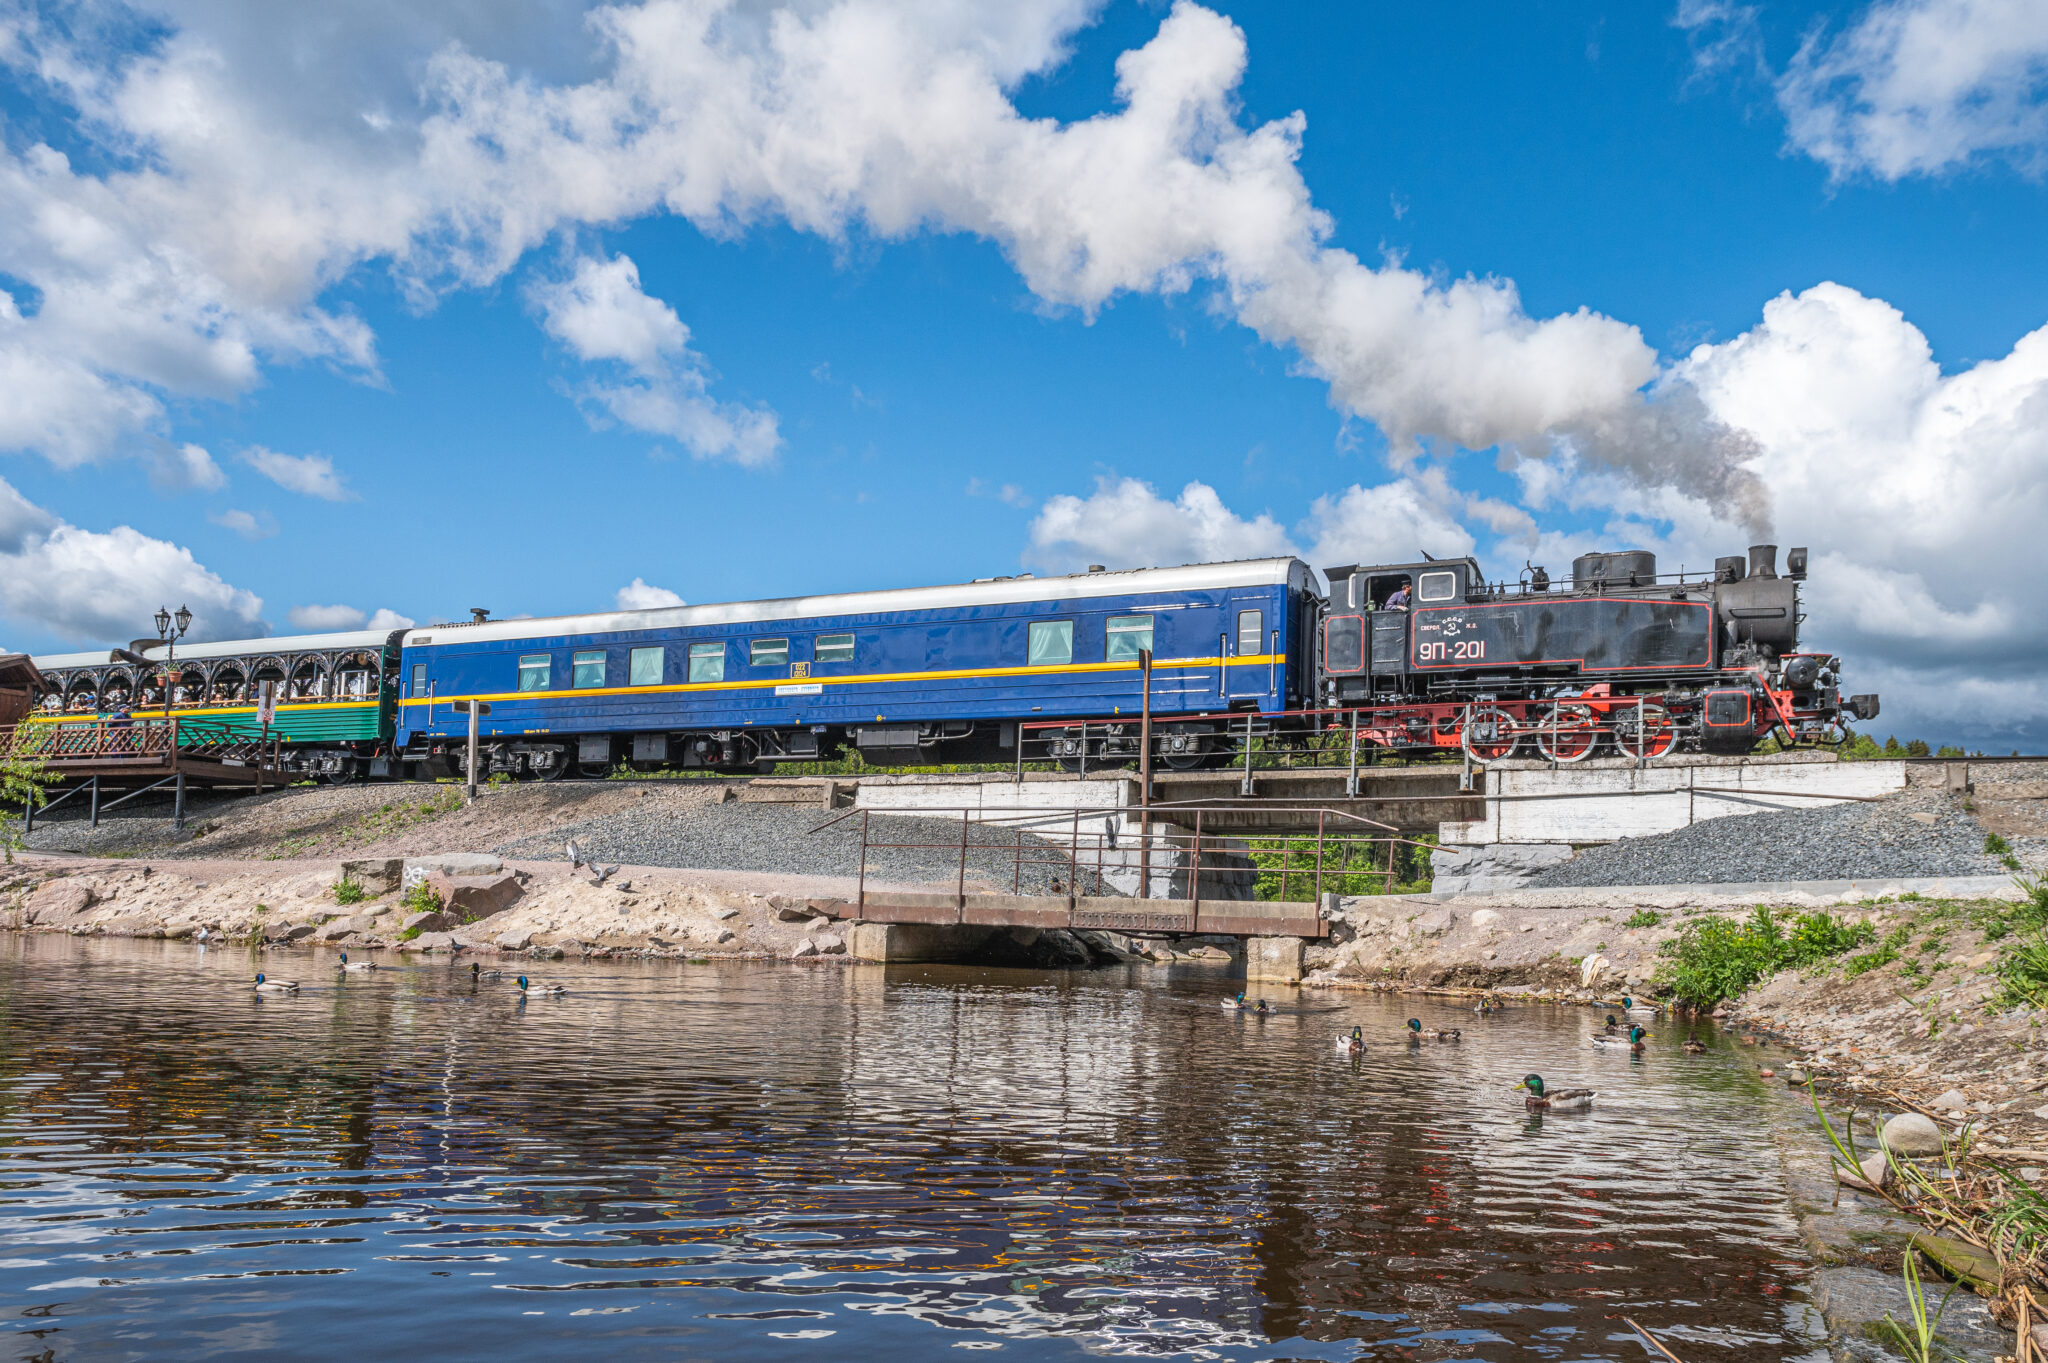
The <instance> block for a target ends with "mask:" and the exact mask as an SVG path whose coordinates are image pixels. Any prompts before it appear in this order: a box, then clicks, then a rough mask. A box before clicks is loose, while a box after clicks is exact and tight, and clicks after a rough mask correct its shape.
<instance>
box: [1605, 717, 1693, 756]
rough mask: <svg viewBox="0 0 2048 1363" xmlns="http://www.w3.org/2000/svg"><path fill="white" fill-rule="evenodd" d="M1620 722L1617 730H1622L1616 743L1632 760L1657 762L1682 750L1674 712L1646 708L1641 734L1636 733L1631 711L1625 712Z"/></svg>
mask: <svg viewBox="0 0 2048 1363" xmlns="http://www.w3.org/2000/svg"><path fill="white" fill-rule="evenodd" d="M1616 719H1617V721H1618V722H1617V725H1616V727H1617V728H1618V729H1619V730H1620V733H1619V734H1618V736H1617V738H1616V743H1617V745H1618V746H1619V747H1620V748H1621V751H1622V752H1623V753H1624V754H1625V755H1627V756H1629V757H1638V758H1648V759H1649V760H1651V761H1653V762H1654V761H1655V760H1656V759H1658V758H1660V757H1662V756H1664V754H1666V753H1668V752H1670V751H1671V750H1672V749H1673V748H1675V747H1677V746H1678V726H1677V725H1676V724H1674V723H1672V722H1671V712H1670V711H1669V710H1666V709H1665V708H1664V707H1663V706H1661V705H1651V704H1647V703H1646V704H1644V706H1643V707H1642V729H1641V732H1640V733H1639V732H1637V730H1636V721H1635V717H1634V716H1633V715H1632V714H1630V713H1629V712H1628V711H1626V710H1624V711H1621V712H1620V713H1619V714H1618V715H1617V716H1616Z"/></svg>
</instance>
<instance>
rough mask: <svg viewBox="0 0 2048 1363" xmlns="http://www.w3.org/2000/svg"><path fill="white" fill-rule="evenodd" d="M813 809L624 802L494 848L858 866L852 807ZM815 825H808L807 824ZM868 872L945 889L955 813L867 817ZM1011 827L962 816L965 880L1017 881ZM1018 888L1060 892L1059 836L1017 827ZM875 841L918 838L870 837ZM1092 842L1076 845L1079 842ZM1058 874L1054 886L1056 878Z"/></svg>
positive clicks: (564, 856) (953, 862)
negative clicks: (573, 846)
mask: <svg viewBox="0 0 2048 1363" xmlns="http://www.w3.org/2000/svg"><path fill="white" fill-rule="evenodd" d="M832 817H833V816H832V815H830V814H827V813H824V812H823V811H820V810H817V809H802V808H792V807H790V806H788V805H772V804H706V805H700V806H697V807H695V808H690V809H669V810H659V809H639V808H636V809H626V810H622V811H620V812H618V813H615V814H608V815H604V816H601V817H598V818H592V819H584V820H581V821H579V822H577V823H573V824H568V825H565V826H563V827H561V828H559V829H556V830H553V831H551V832H548V833H544V834H538V835H535V836H531V837H525V838H519V839H515V840H514V841H511V842H506V843H501V844H499V845H498V846H497V847H495V848H493V849H492V850H493V851H495V852H496V853H497V854H498V855H500V856H503V857H510V858H514V859H517V860H521V861H566V860H568V856H569V854H568V851H567V849H566V846H565V844H566V843H567V841H568V839H570V838H574V839H575V840H576V841H577V843H578V844H579V845H580V846H581V847H582V849H583V855H584V856H585V857H587V858H590V859H592V860H595V861H600V862H606V863H610V862H622V863H624V864H626V865H629V866H676V867H692V868H705V869H709V868H719V869H723V870H732V871H769V872H780V873H783V874H788V875H814V876H856V875H858V874H860V869H861V855H860V849H861V820H862V816H861V815H859V814H854V815H851V816H850V817H841V818H840V819H839V820H838V822H836V823H833V824H831V825H830V826H828V827H825V828H822V829H821V828H818V825H820V824H822V823H825V821H826V820H828V819H830V818H832ZM814 829H816V830H817V831H815V832H813V831H812V830H814ZM868 837H869V839H870V845H869V847H868V856H867V874H868V878H869V879H870V880H876V881H893V882H897V883H903V884H929V885H932V886H933V887H934V888H944V889H951V888H952V887H953V886H954V884H955V883H956V882H957V881H958V878H959V874H960V822H959V820H957V819H934V818H925V817H915V816H901V815H881V814H877V815H873V816H870V818H869V825H868ZM1017 840H1018V833H1017V831H1016V830H1014V829H1011V828H1006V827H1003V826H1001V825H990V824H981V823H970V824H968V825H967V842H968V853H967V880H968V883H969V886H970V887H972V886H973V885H974V884H975V883H976V882H979V883H980V884H981V885H982V886H984V887H986V888H991V889H994V890H996V891H998V892H1004V893H1007V892H1009V891H1010V890H1011V888H1012V886H1013V885H1015V884H1018V883H1019V882H1018V871H1017V851H1016V847H1017ZM1023 841H1024V858H1025V864H1024V867H1023V870H1022V880H1021V890H1022V892H1023V893H1024V894H1038V895H1042V894H1052V893H1062V892H1064V889H1065V883H1066V881H1067V880H1068V878H1069V871H1068V868H1067V865H1066V861H1067V849H1066V844H1065V843H1064V842H1052V841H1048V840H1046V839H1044V838H1039V837H1035V836H1033V835H1031V834H1028V833H1027V834H1024V835H1023ZM875 843H913V844H923V845H920V846H911V847H878V846H875V845H874V844H875ZM1093 850H1094V849H1093V848H1090V847H1084V848H1083V852H1084V854H1086V853H1092V851H1093ZM1095 880H1096V878H1095V876H1094V874H1093V873H1092V872H1091V871H1089V870H1088V869H1086V867H1085V866H1084V868H1083V869H1082V871H1081V876H1080V882H1081V892H1082V893H1083V894H1114V893H1116V891H1115V890H1114V889H1110V888H1107V887H1104V888H1101V889H1098V888H1097V886H1096V883H1095ZM1054 882H1059V889H1055V888H1054Z"/></svg>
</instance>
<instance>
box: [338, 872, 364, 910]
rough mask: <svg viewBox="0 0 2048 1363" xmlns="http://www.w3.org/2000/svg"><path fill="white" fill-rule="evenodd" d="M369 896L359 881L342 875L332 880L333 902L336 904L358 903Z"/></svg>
mask: <svg viewBox="0 0 2048 1363" xmlns="http://www.w3.org/2000/svg"><path fill="white" fill-rule="evenodd" d="M369 897H370V892H369V891H368V890H366V889H364V888H363V887H362V883H361V882H360V881H356V880H351V879H350V878H349V877H347V876H343V877H342V878H341V879H340V880H337V881H335V882H334V902H335V903H337V904H360V903H362V902H363V901H364V900H365V899H368V898H369Z"/></svg>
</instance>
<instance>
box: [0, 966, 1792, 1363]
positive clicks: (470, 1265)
mask: <svg viewBox="0 0 2048 1363" xmlns="http://www.w3.org/2000/svg"><path fill="white" fill-rule="evenodd" d="M258 964H259V963H258V962H255V961H254V960H253V959H252V958H251V957H250V956H248V955H247V954H246V953H243V952H240V951H235V952H220V951H214V952H210V953H205V954H201V953H197V952H195V951H194V950H193V949H192V948H191V947H188V946H183V945H179V944H163V943H95V942H90V941H76V940H73V939H68V938H33V939H9V940H8V941H7V942H5V943H4V945H0V1009H4V1014H0V1018H4V1028H5V1030H4V1040H0V1142H4V1144H0V1226H4V1233H5V1237H6V1244H7V1246H8V1248H7V1249H6V1250H5V1251H4V1253H5V1256H6V1257H5V1258H4V1259H0V1286H4V1295H5V1299H6V1300H8V1301H10V1302H14V1303H21V1304H22V1306H20V1307H17V1308H15V1311H14V1316H13V1318H12V1319H11V1320H10V1328H11V1330H12V1331H13V1335H14V1337H13V1338H12V1339H11V1340H9V1341H8V1342H9V1343H10V1344H11V1345H12V1346H13V1348H14V1350H15V1353H16V1355H17V1356H20V1357H24V1358H36V1357H48V1358H50V1359H52V1360H58V1359H84V1358H94V1359H98V1358H124V1357H129V1358H144V1357H151V1358H162V1357H170V1356H178V1357H204V1356H225V1355H231V1354H235V1353H288V1354H289V1355H291V1356H294V1357H301V1358H313V1359H321V1358H347V1359H351V1360H357V1359H360V1358H361V1357H362V1356H363V1355H364V1354H365V1351H370V1352H372V1353H375V1354H385V1353H391V1352H395V1351H398V1350H406V1351H419V1352H427V1351H432V1352H433V1353H435V1354H438V1355H442V1356H446V1357H453V1358H467V1357H485V1356H491V1357H501V1358H502V1357H515V1358H517V1357H538V1356H549V1355H555V1354H558V1353H560V1352H562V1351H564V1350H567V1349H571V1348H580V1349H600V1350H603V1351H605V1353H606V1354H607V1355H609V1356H612V1357H618V1358H640V1357H660V1358H693V1357H701V1358H719V1359H734V1358H739V1359H747V1358H791V1357H805V1356H816V1357H820V1358H823V1357H841V1356H849V1355H858V1356H881V1355H883V1354H885V1353H894V1354H897V1355H899V1356H903V1357H914V1356H930V1355H934V1354H937V1353H938V1352H939V1351H942V1350H946V1349H949V1348H966V1349H1000V1350H1001V1351H1003V1352H1004V1353H1005V1354H1006V1355H1007V1356H1013V1357H1015V1356H1023V1357H1054V1356H1058V1357H1068V1356H1074V1355H1077V1354H1083V1353H1088V1354H1120V1355H1121V1354H1128V1355H1159V1356H1169V1355H1179V1354H1186V1355H1192V1356H1197V1357H1205V1358H1229V1359H1237V1358H1243V1359H1253V1358H1259V1359H1279V1358H1287V1359H1352V1358H1360V1357H1365V1358H1403V1359H1410V1358H1414V1359H1437V1358H1486V1359H1509V1358H1520V1357H1529V1358H1543V1359H1577V1358H1604V1357H1612V1358H1628V1359H1636V1358H1639V1357H1641V1356H1642V1348H1641V1346H1640V1344H1638V1343H1635V1342H1633V1341H1632V1340H1631V1338H1630V1336H1629V1335H1628V1332H1627V1330H1626V1327H1625V1326H1623V1325H1622V1324H1621V1321H1620V1317H1621V1316H1622V1315H1624V1314H1627V1315H1633V1316H1635V1317H1636V1318H1637V1319H1639V1320H1642V1321H1643V1322H1644V1323H1645V1324H1648V1325H1650V1326H1651V1327H1652V1328H1655V1329H1660V1330H1670V1331H1673V1332H1675V1334H1676V1336H1677V1337H1678V1338H1681V1339H1683V1340H1685V1341H1687V1343H1688V1346H1689V1348H1690V1351H1691V1352H1690V1356H1691V1357H1693V1358H1695V1359H1700V1358H1714V1357H1721V1358H1742V1359H1745V1360H1748V1359H1779V1358H1794V1357H1801V1356H1805V1355H1808V1354H1810V1353H1812V1352H1813V1351H1814V1350H1815V1349H1816V1346H1817V1341H1816V1340H1815V1339H1813V1338H1812V1337H1811V1336H1810V1335H1809V1333H1808V1327H1807V1326H1806V1324H1805V1322H1806V1320H1807V1313H1806V1312H1805V1310H1804V1309H1803V1305H1802V1303H1803V1301H1804V1292H1803V1287H1802V1284H1803V1282H1804V1277H1805V1271H1806V1270H1805V1265H1804V1263H1803V1261H1802V1258H1801V1255H1800V1252H1799V1250H1798V1248H1797V1244H1796V1241H1795V1238H1794V1235H1793V1228H1792V1223H1791V1221H1790V1219H1789V1216H1788V1214H1787V1212H1786V1209H1785V1207H1784V1202H1783V1197H1782V1193H1781V1191H1780V1188H1779V1186H1778V1175H1777V1165H1776V1161H1775V1159H1774V1158H1773V1156H1772V1155H1771V1152H1770V1148H1769V1144H1768V1141H1767V1139H1766V1138H1765V1137H1764V1135H1763V1133H1762V1131H1761V1129H1760V1127H1759V1125H1758V1122H1757V1120H1756V1118H1755V1117H1754V1115H1753V1108H1752V1107H1751V1102H1752V1085H1753V1084H1754V1081H1753V1080H1751V1079H1749V1078H1747V1077H1746V1076H1745V1074H1744V1072H1743V1071H1742V1070H1741V1069H1740V1067H1738V1066H1736V1065H1735V1064H1733V1063H1732V1058H1730V1057H1727V1056H1725V1055H1724V1054H1723V1053H1720V1052H1714V1053H1710V1054H1709V1055H1707V1056H1704V1057H1697V1058H1695V1057H1686V1056H1684V1055H1682V1054H1681V1053H1680V1052H1679V1050H1678V1043H1679V1041H1680V1040H1682V1036H1681V1035H1680V1034H1679V1033H1677V1032H1670V1031H1667V1032H1666V1033H1665V1034H1662V1035H1658V1036H1656V1037H1654V1038H1653V1044H1652V1047H1651V1050H1650V1053H1649V1054H1648V1055H1647V1056H1646V1057H1643V1058H1641V1059H1634V1058H1630V1057H1627V1056H1625V1055H1619V1056H1611V1055H1607V1054H1603V1053H1599V1052H1595V1051H1593V1050H1592V1049H1590V1048H1589V1047H1588V1046H1587V1044H1586V1036H1587V1034H1588V1033H1589V1031H1590V1028H1591V1026H1592V1023H1593V1018H1592V1016H1591V1015H1590V1014H1583V1013H1582V1012H1571V1011H1557V1012H1553V1011H1551V1010H1547V1009H1540V1008H1530V1009H1521V1010H1516V1011H1512V1012H1509V1013H1507V1014H1505V1015H1503V1016H1501V1017H1497V1018H1472V1017H1470V1016H1469V1015H1464V1016H1459V1015H1454V1014H1453V1013H1451V1012H1450V1011H1449V1010H1448V1009H1438V1010H1429V1009H1427V1008H1425V1009H1424V1010H1423V1011H1424V1012H1425V1014H1428V1013H1430V1012H1435V1013H1437V1014H1438V1016H1436V1017H1434V1018H1433V1019H1432V1018H1431V1017H1429V1016H1425V1022H1428V1023H1431V1024H1432V1025H1434V1024H1436V1023H1450V1024H1452V1025H1461V1026H1463V1027H1464V1029H1465V1036H1466V1039H1465V1040H1464V1041H1463V1042H1461V1043H1455V1044H1447V1043H1435V1042H1429V1043H1424V1044H1422V1045H1420V1046H1410V1045H1408V1044H1407V1043H1406V1042H1405V1041H1404V1040H1403V1039H1402V1037H1401V1036H1400V1034H1399V1033H1400V1027H1401V1021H1402V1019H1403V1018H1405V1017H1406V1016H1407V1015H1408V1014H1409V1013H1410V1012H1414V1011H1416V1009H1417V1005H1415V1004H1414V1003H1413V1002H1410V1001H1397V1002H1395V1003H1380V1002H1376V1001H1372V1000H1354V999H1345V998H1339V999H1334V1000H1333V999H1328V998H1325V997H1322V996H1317V995H1303V996H1302V997H1301V999H1299V1000H1295V999H1292V998H1290V999H1289V1000H1288V1001H1287V1002H1288V1003H1289V1005H1290V1006H1295V1007H1300V1008H1303V1009H1323V1010H1327V1011H1311V1012H1299V1013H1288V1014H1283V1015H1281V1016H1278V1017H1273V1018H1268V1019H1255V1018H1241V1017H1239V1016H1236V1015H1233V1014H1228V1013H1225V1012H1224V1011H1223V1010H1221V1009H1219V1008H1217V1007H1215V1003H1216V1000H1217V999H1218V997H1219V996H1220V995H1221V994H1222V992H1223V989H1224V981H1223V980H1222V979H1221V978H1220V977H1217V976H1201V977H1197V978H1193V979H1188V980H1181V981H1177V982H1175V983H1173V984H1171V985H1165V986H1162V985H1161V984H1160V983H1159V982H1158V976H1157V975H1156V974H1153V973H1146V974H1144V975H1142V976H1141V975H1136V974H1134V975H1131V976H1125V975H1123V974H1120V973H1118V974H1090V975H1084V976H1065V977H1051V976H1044V975H1035V974H1029V973H1023V972H1016V973H1009V972H985V971H967V970H957V969H946V968H895V969H891V970H888V971H883V970H881V969H878V968H859V969H846V970H840V969H809V970H806V969H798V968H790V967H784V966H748V967H710V966H686V965H680V964H668V963H662V964H647V965H644V966H632V965H617V964H612V965H606V966H602V967H595V966H593V967H588V968H583V967H577V966H574V965H571V966H568V967H567V968H557V970H556V973H557V974H558V976H559V978H561V979H562V980H563V981H564V982H565V983H567V984H568V985H569V986H570V988H571V992H570V993H569V994H568V995H566V996H564V997H561V998H532V999H525V1000H522V999H521V998H520V997H519V996H518V991H517V989H516V987H514V986H513V985H511V984H509V983H507V984H488V983H487V984H483V985H474V984H472V983H471V982H470V980H469V978H468V974H467V970H466V969H464V970H462V971H459V972H458V971H455V970H451V969H450V968H448V967H447V966H446V965H444V964H438V963H437V964H431V965H422V966H420V967H418V968H415V969H406V970H400V971H393V972H385V971H379V972H378V973H376V974H375V975H371V976H350V977H348V978H347V979H346V980H343V979H342V978H340V977H338V976H334V975H332V974H331V973H330V972H331V971H332V962H331V960H329V959H328V958H325V957H320V956H312V955H299V956H295V957H291V956H279V955H275V954H273V955H269V956H265V957H263V958H262V959H261V961H260V965H261V967H262V968H264V969H269V970H271V971H272V973H273V974H276V975H291V974H293V973H296V974H297V976H298V977H299V978H300V979H301V980H302V981H303V983H304V990H303V992H302V993H300V994H299V995H297V996H293V997H270V996H265V997H260V998H259V997H258V996H256V995H254V994H252V993H251V992H250V991H249V984H248V982H249V980H250V978H251V976H252V975H253V973H254V971H255V969H257V968H258ZM1141 983H1142V987H1140V985H1141ZM1232 987H1233V988H1234V987H1235V986H1232ZM1354 1024H1358V1025H1362V1026H1363V1027H1364V1029H1365V1033H1366V1036H1367V1038H1368V1043H1369V1049H1368V1050H1367V1052H1366V1053H1365V1054H1364V1055H1363V1056H1359V1057H1349V1056H1344V1055H1340V1054H1338V1053H1337V1052H1336V1051H1335V1050H1334V1048H1333V1046H1332V1040H1333V1038H1334V1037H1336V1036H1337V1035H1339V1034H1341V1033H1344V1032H1348V1031H1349V1029H1350V1028H1351V1027H1352V1025H1354ZM1530 1070H1536V1071H1539V1072H1541V1073H1543V1074H1545V1075H1546V1076H1547V1077H1549V1078H1550V1079H1551V1080H1552V1081H1553V1082H1559V1083H1562V1082H1572V1083H1579V1082H1585V1083H1592V1084H1594V1085H1596V1086H1597V1087H1598V1088H1599V1089H1600V1090H1601V1096H1600V1099H1599V1102H1598V1105H1597V1106H1596V1107H1595V1108H1594V1110H1593V1111H1592V1112H1591V1113H1589V1114H1584V1115H1580V1114H1565V1115H1543V1116H1538V1115H1533V1114H1530V1113H1528V1112H1526V1111H1525V1110H1524V1109H1523V1107H1522V1104H1521V1102H1520V1098H1519V1095H1518V1094H1516V1093H1514V1092H1512V1091H1511V1086H1512V1085H1513V1083H1514V1082H1515V1081H1516V1080H1517V1079H1519V1078H1520V1077H1521V1076H1522V1075H1523V1074H1524V1073H1527V1072H1529V1071H1530ZM24 1311H25V1312H26V1314H23V1312H24ZM46 1351H47V1352H46Z"/></svg>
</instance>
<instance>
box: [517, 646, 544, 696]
mask: <svg viewBox="0 0 2048 1363" xmlns="http://www.w3.org/2000/svg"><path fill="white" fill-rule="evenodd" d="M548 671H549V668H548V655H547V654H545V653H523V654H521V655H520V657H519V689H520V690H521V691H545V690H547V689H548Z"/></svg>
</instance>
